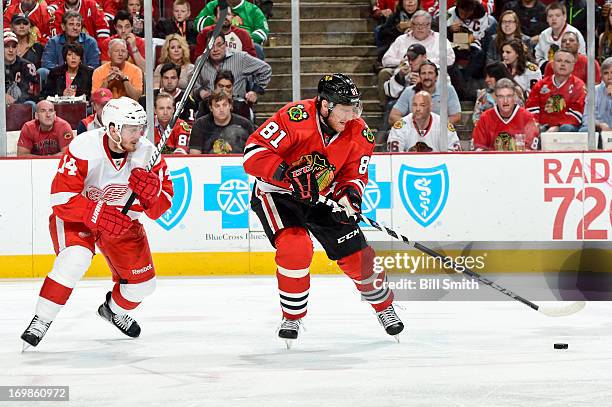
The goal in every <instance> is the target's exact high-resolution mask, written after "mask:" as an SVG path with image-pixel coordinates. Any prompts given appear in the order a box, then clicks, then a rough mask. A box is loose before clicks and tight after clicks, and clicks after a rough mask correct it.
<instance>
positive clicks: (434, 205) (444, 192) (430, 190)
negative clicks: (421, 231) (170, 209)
mask: <svg viewBox="0 0 612 407" xmlns="http://www.w3.org/2000/svg"><path fill="white" fill-rule="evenodd" d="M398 182H399V191H400V197H401V198H402V203H403V204H404V208H406V210H407V211H408V213H409V214H410V216H411V217H412V218H413V219H414V220H415V221H416V222H417V223H418V224H420V225H421V226H423V227H427V226H429V225H431V224H432V222H433V221H435V220H436V219H437V218H438V216H440V214H441V213H442V210H443V209H444V206H445V205H446V199H447V198H448V188H449V180H448V169H447V168H446V164H442V165H439V166H437V167H432V168H415V167H409V166H407V165H402V167H401V168H400V171H399V181H398Z"/></svg>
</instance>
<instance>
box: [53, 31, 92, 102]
mask: <svg viewBox="0 0 612 407" xmlns="http://www.w3.org/2000/svg"><path fill="white" fill-rule="evenodd" d="M62 54H63V55H62V56H63V59H64V61H66V62H65V63H64V64H63V65H60V66H57V67H55V68H53V69H51V71H50V72H49V76H48V77H47V82H46V83H45V86H44V88H43V97H45V98H46V97H47V96H55V95H58V96H81V95H85V97H86V98H87V100H89V98H90V95H91V77H92V75H93V68H91V67H89V66H86V65H83V47H81V44H79V43H78V42H76V43H67V44H65V45H64V50H63V52H62Z"/></svg>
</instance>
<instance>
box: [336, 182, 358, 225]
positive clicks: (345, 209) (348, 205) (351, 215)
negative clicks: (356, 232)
mask: <svg viewBox="0 0 612 407" xmlns="http://www.w3.org/2000/svg"><path fill="white" fill-rule="evenodd" d="M334 199H335V201H336V202H338V204H340V205H341V206H342V208H334V209H332V218H334V220H335V221H336V222H340V223H349V224H356V223H359V221H360V220H361V219H360V218H361V216H360V213H361V196H360V195H359V193H358V192H357V190H356V189H355V188H352V187H346V188H343V189H341V190H340V191H338V192H337V193H335V194H334Z"/></svg>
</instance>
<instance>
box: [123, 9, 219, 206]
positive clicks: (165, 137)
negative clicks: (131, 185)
mask: <svg viewBox="0 0 612 407" xmlns="http://www.w3.org/2000/svg"><path fill="white" fill-rule="evenodd" d="M227 7H228V6H227V0H219V18H218V19H217V23H216V24H215V28H214V29H213V32H212V36H211V37H210V40H209V41H208V44H206V49H205V50H204V53H203V54H202V55H201V56H200V57H199V58H198V60H197V61H196V65H195V68H194V70H193V74H192V75H191V78H189V82H188V83H187V86H186V87H185V92H184V93H183V96H182V97H181V100H179V102H178V103H177V104H176V109H174V114H173V115H172V118H171V119H170V122H169V123H168V126H167V127H166V130H165V131H164V134H163V135H162V136H161V138H160V139H159V143H157V146H156V147H155V151H154V152H153V155H152V156H151V159H150V160H149V163H148V164H147V168H146V170H147V171H151V168H153V166H154V165H155V163H156V162H157V160H158V159H159V156H160V155H161V152H162V150H163V149H164V146H165V145H166V142H168V138H170V133H171V132H172V129H173V128H174V125H175V124H176V121H177V120H178V118H179V116H180V115H181V113H182V112H183V108H184V107H185V103H186V102H187V98H188V97H190V95H191V92H192V91H193V87H194V86H195V83H196V81H197V80H198V77H199V76H200V72H201V71H202V67H203V66H204V64H205V63H206V61H207V60H208V56H209V55H210V50H211V49H212V47H213V45H214V44H215V41H216V40H217V37H218V36H219V33H220V32H221V26H222V25H223V21H225V17H226V16H227ZM135 200H136V194H135V193H134V192H132V193H131V194H130V197H129V198H128V200H127V202H126V203H125V205H124V206H123V209H122V210H121V213H123V214H124V215H125V214H127V213H128V211H129V210H130V208H131V207H132V205H133V204H134V201H135Z"/></svg>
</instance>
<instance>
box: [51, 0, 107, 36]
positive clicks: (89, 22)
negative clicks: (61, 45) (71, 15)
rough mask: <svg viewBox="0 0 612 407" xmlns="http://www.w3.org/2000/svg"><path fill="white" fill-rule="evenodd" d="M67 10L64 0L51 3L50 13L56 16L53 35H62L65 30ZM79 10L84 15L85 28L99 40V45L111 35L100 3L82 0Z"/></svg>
mask: <svg viewBox="0 0 612 407" xmlns="http://www.w3.org/2000/svg"><path fill="white" fill-rule="evenodd" d="M65 12H66V8H65V6H64V0H57V1H55V2H53V3H51V4H49V13H50V14H51V15H52V16H53V17H54V21H53V24H52V27H51V35H60V34H62V33H63V32H64V30H62V16H63V15H64V13H65ZM78 12H79V13H80V14H81V16H82V17H83V29H84V30H85V32H87V34H89V35H90V36H92V37H94V38H95V39H96V40H97V41H98V46H100V45H101V44H102V40H104V39H105V38H108V37H110V28H109V27H108V23H107V21H106V19H105V18H104V12H103V11H102V8H101V7H100V6H99V5H98V3H96V2H95V1H94V0H80V3H79V9H78Z"/></svg>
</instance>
